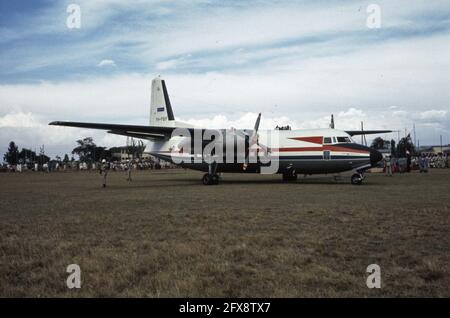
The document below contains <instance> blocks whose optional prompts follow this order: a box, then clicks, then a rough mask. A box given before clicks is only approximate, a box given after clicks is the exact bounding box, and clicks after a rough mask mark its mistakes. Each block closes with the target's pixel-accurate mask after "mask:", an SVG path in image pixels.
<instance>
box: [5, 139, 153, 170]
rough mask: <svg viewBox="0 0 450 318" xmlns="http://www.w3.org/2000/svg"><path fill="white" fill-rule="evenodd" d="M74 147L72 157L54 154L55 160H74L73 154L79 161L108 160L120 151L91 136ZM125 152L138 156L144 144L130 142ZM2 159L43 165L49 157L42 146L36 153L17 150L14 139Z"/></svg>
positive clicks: (134, 156)
mask: <svg viewBox="0 0 450 318" xmlns="http://www.w3.org/2000/svg"><path fill="white" fill-rule="evenodd" d="M76 144H77V145H76V147H75V148H74V149H73V150H72V157H71V159H69V155H68V154H65V155H64V159H61V157H60V156H56V157H55V160H56V161H57V162H62V163H68V162H70V161H75V158H74V157H73V155H77V156H78V158H79V160H80V161H81V162H86V163H93V162H99V161H101V160H102V159H106V160H108V161H111V160H112V154H113V153H115V152H120V150H119V147H113V148H110V149H107V147H101V146H97V145H96V144H95V143H94V140H93V138H92V137H87V138H83V139H79V140H77V141H76ZM126 148H127V149H126V152H127V153H128V154H131V155H133V158H138V157H140V156H141V155H142V153H143V152H144V149H145V146H144V145H143V144H142V143H137V144H136V143H134V142H133V143H132V144H131V145H128V146H127V147H126ZM3 160H4V161H5V162H7V163H8V164H10V165H17V164H31V163H32V164H34V163H38V164H40V165H43V164H45V163H48V162H49V161H50V160H51V159H50V157H48V156H47V155H45V153H44V151H43V148H42V149H41V151H40V152H39V154H36V152H35V151H33V150H31V149H26V148H22V149H21V150H20V151H19V147H18V146H17V145H16V143H15V142H14V141H11V142H10V143H9V146H8V151H7V152H6V153H5V154H4V156H3Z"/></svg>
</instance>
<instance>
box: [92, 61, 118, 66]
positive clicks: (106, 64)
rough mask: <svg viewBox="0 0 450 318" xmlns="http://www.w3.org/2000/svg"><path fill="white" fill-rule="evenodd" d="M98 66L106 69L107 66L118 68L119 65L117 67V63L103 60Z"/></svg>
mask: <svg viewBox="0 0 450 318" xmlns="http://www.w3.org/2000/svg"><path fill="white" fill-rule="evenodd" d="M97 66H98V67H106V66H109V67H115V66H117V65H116V63H115V62H114V61H113V60H101V61H100V62H99V63H98V64H97Z"/></svg>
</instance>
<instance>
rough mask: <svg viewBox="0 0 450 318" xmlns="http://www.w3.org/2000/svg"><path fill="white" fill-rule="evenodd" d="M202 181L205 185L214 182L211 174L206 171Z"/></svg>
mask: <svg viewBox="0 0 450 318" xmlns="http://www.w3.org/2000/svg"><path fill="white" fill-rule="evenodd" d="M202 182H203V184H204V185H211V184H212V177H211V175H210V174H208V173H205V174H204V175H203V178H202Z"/></svg>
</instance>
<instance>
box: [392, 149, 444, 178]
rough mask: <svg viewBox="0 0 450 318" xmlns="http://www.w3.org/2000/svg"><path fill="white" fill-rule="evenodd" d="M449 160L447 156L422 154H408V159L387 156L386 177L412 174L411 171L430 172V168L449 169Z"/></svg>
mask: <svg viewBox="0 0 450 318" xmlns="http://www.w3.org/2000/svg"><path fill="white" fill-rule="evenodd" d="M448 159H449V158H448V155H447V154H434V153H422V154H421V155H420V156H411V155H409V153H407V155H406V158H395V157H392V156H386V157H385V158H384V161H383V164H384V167H383V168H384V172H385V173H386V175H389V176H392V174H393V173H403V172H410V171H411V170H419V171H420V172H428V169H430V168H448V167H449V162H448Z"/></svg>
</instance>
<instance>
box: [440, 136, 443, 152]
mask: <svg viewBox="0 0 450 318" xmlns="http://www.w3.org/2000/svg"><path fill="white" fill-rule="evenodd" d="M440 140H441V153H443V152H442V135H440Z"/></svg>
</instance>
